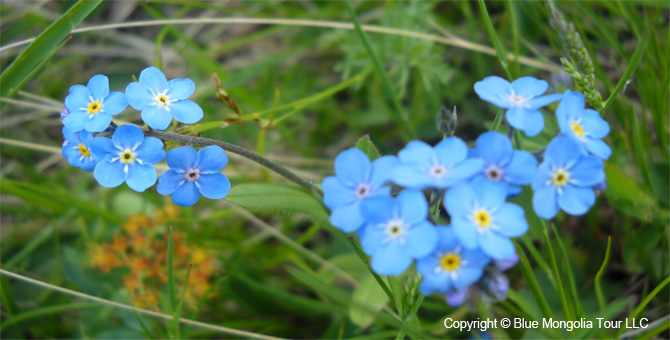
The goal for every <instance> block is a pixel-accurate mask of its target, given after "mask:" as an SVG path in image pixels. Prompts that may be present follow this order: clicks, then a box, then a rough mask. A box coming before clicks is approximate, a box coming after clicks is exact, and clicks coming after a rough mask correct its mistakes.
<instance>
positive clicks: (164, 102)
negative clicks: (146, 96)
mask: <svg viewBox="0 0 670 340" xmlns="http://www.w3.org/2000/svg"><path fill="white" fill-rule="evenodd" d="M167 91H168V89H166V90H165V91H163V92H160V93H156V92H155V91H154V90H153V89H152V90H151V95H152V96H153V97H154V102H153V103H151V104H150V105H155V106H158V107H162V108H164V109H165V110H166V111H170V104H172V103H173V102H175V101H176V100H172V99H170V97H168V96H167Z"/></svg>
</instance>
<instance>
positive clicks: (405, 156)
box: [392, 137, 484, 189]
mask: <svg viewBox="0 0 670 340" xmlns="http://www.w3.org/2000/svg"><path fill="white" fill-rule="evenodd" d="M467 157H468V147H467V146H466V145H465V142H463V141H462V140H460V139H459V138H457V137H449V138H446V139H444V140H442V141H441V142H440V143H438V144H437V145H435V147H434V148H433V147H430V145H428V144H426V143H424V142H421V141H411V142H409V144H407V146H406V147H405V148H404V149H402V150H400V152H399V153H398V158H399V159H400V165H398V167H397V168H396V169H395V171H394V172H393V176H392V180H393V182H395V183H396V184H398V185H402V186H404V187H407V188H412V189H426V188H438V189H444V188H447V187H449V186H451V185H453V184H455V183H457V182H460V181H464V180H467V179H469V178H470V177H472V176H474V175H475V174H477V173H479V172H481V171H482V169H483V167H484V161H483V160H482V159H479V158H467Z"/></svg>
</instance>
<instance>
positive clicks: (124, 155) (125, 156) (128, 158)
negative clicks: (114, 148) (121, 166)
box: [120, 150, 135, 163]
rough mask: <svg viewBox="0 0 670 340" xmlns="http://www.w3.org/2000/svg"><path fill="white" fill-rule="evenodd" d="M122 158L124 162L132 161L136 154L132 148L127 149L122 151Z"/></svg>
mask: <svg viewBox="0 0 670 340" xmlns="http://www.w3.org/2000/svg"><path fill="white" fill-rule="evenodd" d="M120 158H121V162H123V163H132V162H133V160H135V154H134V153H133V152H132V151H130V150H126V151H123V152H122V153H121V157H120Z"/></svg>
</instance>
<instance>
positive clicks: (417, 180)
mask: <svg viewBox="0 0 670 340" xmlns="http://www.w3.org/2000/svg"><path fill="white" fill-rule="evenodd" d="M391 179H392V180H393V182H394V183H396V184H398V185H400V186H404V187H406V188H411V189H425V188H428V187H431V186H435V187H436V186H437V183H436V182H435V180H434V179H433V178H432V177H430V176H429V175H428V174H427V173H426V172H425V171H421V170H420V169H419V167H417V166H416V165H402V164H401V165H398V166H397V167H396V168H395V170H394V171H393V175H392V177H391Z"/></svg>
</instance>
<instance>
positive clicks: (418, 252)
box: [405, 222, 438, 258]
mask: <svg viewBox="0 0 670 340" xmlns="http://www.w3.org/2000/svg"><path fill="white" fill-rule="evenodd" d="M408 232H409V233H408V235H407V243H406V245H405V249H406V252H407V254H409V255H411V256H412V257H414V258H420V257H424V256H426V255H428V254H430V253H432V252H433V251H434V250H435V247H436V246H437V236H438V234H437V229H435V227H434V226H433V225H432V224H430V223H428V222H422V223H419V224H418V225H415V226H413V227H412V228H410V229H409V230H408Z"/></svg>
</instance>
